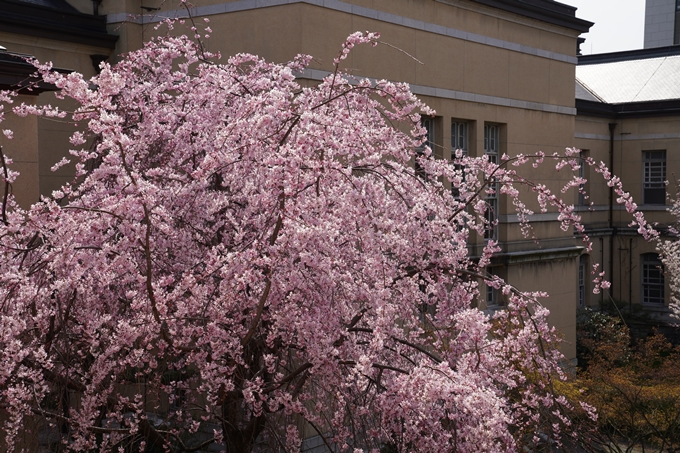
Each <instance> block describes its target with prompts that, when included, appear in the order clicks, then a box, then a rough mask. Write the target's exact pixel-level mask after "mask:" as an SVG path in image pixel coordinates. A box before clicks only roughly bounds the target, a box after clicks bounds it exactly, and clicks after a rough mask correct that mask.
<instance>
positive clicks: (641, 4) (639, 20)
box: [557, 0, 645, 55]
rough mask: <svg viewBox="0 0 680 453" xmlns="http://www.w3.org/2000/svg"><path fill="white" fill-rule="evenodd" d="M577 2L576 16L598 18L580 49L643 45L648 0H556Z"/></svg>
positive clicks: (585, 52)
mask: <svg viewBox="0 0 680 453" xmlns="http://www.w3.org/2000/svg"><path fill="white" fill-rule="evenodd" d="M557 1H559V2H560V3H565V4H567V5H571V6H575V7H577V8H578V9H577V10H576V17H578V18H580V19H585V20H588V21H590V22H595V25H593V26H592V27H591V28H590V33H587V34H583V35H581V36H582V37H584V38H586V42H585V43H583V44H582V45H581V53H582V54H583V55H590V54H593V53H605V52H618V51H620V50H633V49H642V46H643V42H644V34H645V0H557Z"/></svg>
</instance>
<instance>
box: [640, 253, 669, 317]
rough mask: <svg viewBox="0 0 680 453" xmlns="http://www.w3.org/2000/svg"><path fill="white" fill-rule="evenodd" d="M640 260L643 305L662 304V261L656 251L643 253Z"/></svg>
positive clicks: (663, 288) (664, 293)
mask: <svg viewBox="0 0 680 453" xmlns="http://www.w3.org/2000/svg"><path fill="white" fill-rule="evenodd" d="M640 262H641V266H640V268H641V271H642V275H641V283H642V284H641V285H640V288H641V293H642V294H641V297H642V299H641V300H642V304H643V305H652V306H657V307H658V306H662V305H664V304H665V303H666V300H665V297H666V288H665V286H666V282H665V279H664V275H663V263H662V262H661V260H660V259H659V255H658V254H656V253H643V254H642V255H641V256H640Z"/></svg>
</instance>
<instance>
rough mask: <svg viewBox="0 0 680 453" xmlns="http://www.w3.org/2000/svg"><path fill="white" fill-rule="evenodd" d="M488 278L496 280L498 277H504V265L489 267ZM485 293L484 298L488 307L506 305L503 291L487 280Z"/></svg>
mask: <svg viewBox="0 0 680 453" xmlns="http://www.w3.org/2000/svg"><path fill="white" fill-rule="evenodd" d="M486 270H487V273H488V275H487V277H488V280H491V281H493V280H496V279H498V278H503V275H501V274H504V269H503V268H502V267H495V268H494V267H488V268H487V269H486ZM485 287H486V289H485V294H484V299H485V302H486V308H491V309H497V308H499V307H502V306H504V305H505V301H504V299H503V292H502V291H501V290H499V289H496V288H494V287H493V286H492V285H490V284H489V283H487V282H485Z"/></svg>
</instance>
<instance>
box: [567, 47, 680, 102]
mask: <svg viewBox="0 0 680 453" xmlns="http://www.w3.org/2000/svg"><path fill="white" fill-rule="evenodd" d="M576 81H577V83H576V99H583V100H588V101H593V100H595V101H601V102H606V103H608V104H623V103H628V102H645V101H664V100H670V99H680V55H671V56H665V57H659V58H645V59H638V60H628V61H615V62H610V63H598V64H585V65H579V66H577V67H576ZM593 97H594V98H595V99H593Z"/></svg>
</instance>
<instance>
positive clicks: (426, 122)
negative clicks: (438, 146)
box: [420, 116, 435, 151]
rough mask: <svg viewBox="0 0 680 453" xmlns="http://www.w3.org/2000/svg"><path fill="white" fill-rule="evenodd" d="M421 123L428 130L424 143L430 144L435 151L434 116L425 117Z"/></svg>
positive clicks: (424, 144)
mask: <svg viewBox="0 0 680 453" xmlns="http://www.w3.org/2000/svg"><path fill="white" fill-rule="evenodd" d="M420 122H421V124H422V125H423V127H424V128H425V130H426V131H427V132H426V134H425V135H426V138H427V141H426V142H425V143H423V146H426V145H427V146H429V147H430V149H432V151H434V132H435V130H434V118H432V117H429V116H428V117H423V118H421V120H420Z"/></svg>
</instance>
